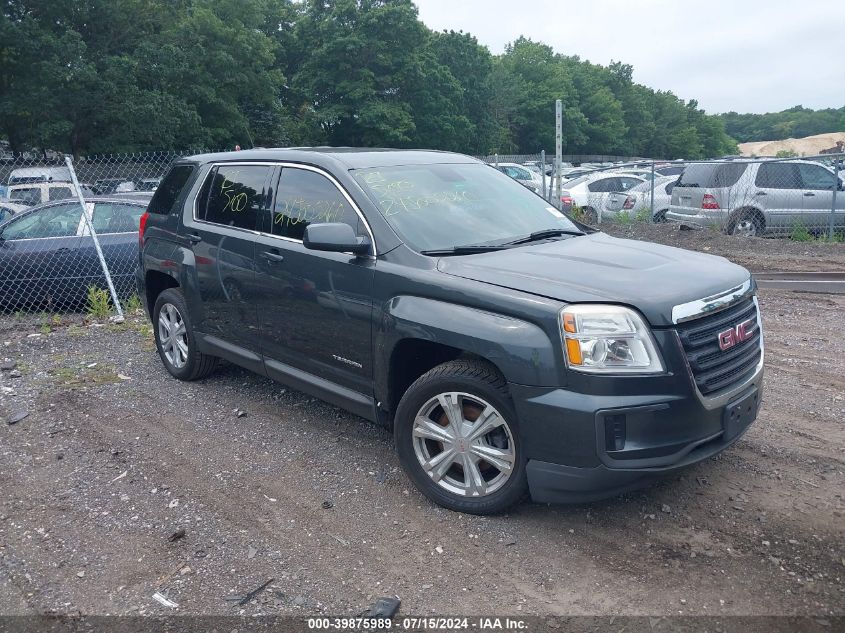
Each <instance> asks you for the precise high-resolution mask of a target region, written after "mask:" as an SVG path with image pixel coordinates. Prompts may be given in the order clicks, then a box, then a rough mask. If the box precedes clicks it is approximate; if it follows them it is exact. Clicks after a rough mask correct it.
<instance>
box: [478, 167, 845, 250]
mask: <svg viewBox="0 0 845 633" xmlns="http://www.w3.org/2000/svg"><path fill="white" fill-rule="evenodd" d="M481 158H482V159H483V160H485V161H487V162H489V163H490V164H491V165H494V166H496V167H497V168H498V169H500V170H501V171H503V172H505V173H506V174H508V175H509V176H511V177H513V178H515V179H517V180H520V181H521V182H523V184H525V185H526V186H528V187H529V188H530V189H532V190H535V191H537V193H539V194H540V195H542V196H543V197H544V198H546V199H547V200H549V201H550V202H551V203H552V204H554V205H555V206H557V207H559V208H560V209H562V210H563V211H565V212H569V213H571V214H573V215H575V216H576V217H577V218H578V219H580V220H582V221H583V222H586V223H587V224H591V225H597V226H598V225H601V224H602V223H603V222H622V223H630V222H654V223H661V222H675V223H678V224H683V225H685V226H689V227H693V228H705V229H715V230H718V231H721V232H724V233H727V234H730V235H741V236H753V237H787V238H791V239H793V240H801V241H810V240H822V239H823V240H827V241H837V242H842V241H845V188H843V179H845V154H820V155H817V156H802V157H788V158H765V159H751V158H747V159H746V158H735V159H721V160H701V161H671V162H666V161H655V160H649V159H639V158H633V159H629V160H627V161H617V162H613V163H611V164H607V162H604V163H603V164H597V163H590V162H587V161H585V160H584V159H585V158H587V157H583V156H580V157H570V158H576V162H577V163H578V165H577V166H573V165H571V164H570V163H569V162H567V161H564V162H563V163H562V165H561V168H560V170H559V173H558V172H557V171H556V170H555V168H554V166H553V165H551V164H549V162H548V160H547V156H546V155H545V153H543V154H541V155H520V156H501V155H494V156H493V157H490V156H485V157H481ZM491 158H492V160H491ZM544 159H546V160H544ZM535 165H536V166H540V165H546V169H545V170H544V171H545V172H546V173H545V174H544V175H539V172H540V170H539V169H534V166H535ZM532 170H533V174H534V175H533V176H530V175H529V171H532ZM558 177H559V179H560V183H561V184H560V186H561V192H560V200H557V194H556V193H555V192H556V185H557V180H556V179H557V178H558Z"/></svg>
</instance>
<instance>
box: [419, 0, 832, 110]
mask: <svg viewBox="0 0 845 633" xmlns="http://www.w3.org/2000/svg"><path fill="white" fill-rule="evenodd" d="M415 2H416V4H417V6H418V7H419V15H420V19H422V21H423V22H425V24H426V25H427V26H428V27H429V28H431V29H434V30H438V31H439V30H443V29H447V30H448V29H451V30H455V31H458V30H463V31H468V32H470V33H472V34H473V35H475V37H476V38H478V41H479V42H480V43H481V44H484V45H486V46H487V47H488V48H489V49H490V51H491V52H492V53H494V54H499V53H502V52H503V51H504V48H505V46H506V45H507V43H508V42H512V41H513V40H515V39H516V38H517V37H519V36H520V35H524V36H525V37H527V38H529V39H532V40H535V41H541V42H543V43H545V44H549V45H550V46H552V48H554V50H555V51H556V52H558V53H563V54H565V55H578V56H579V57H580V58H581V59H586V60H589V61H591V62H593V63H598V64H603V65H604V64H607V63H609V62H610V61H611V60H615V61H621V62H623V63H626V64H631V65H632V66H633V67H634V80H635V81H637V82H638V83H642V84H645V85H646V86H649V87H650V88H654V89H655V90H670V91H672V92H673V93H675V94H676V95H677V96H678V97H680V98H681V99H684V100H688V99H696V100H697V101H698V103H699V107H701V108H704V110H705V111H707V112H708V113H710V114H715V113H718V112H729V111H732V110H733V111H736V112H757V113H760V112H778V111H780V110H784V109H786V108H789V107H792V106H795V105H803V106H804V107H808V108H814V109H818V108H831V107H833V108H840V107H842V106H845V57H843V52H844V51H845V46H843V45H844V44H845V0H801V1H800V2H796V1H795V0H578V1H573V0H521V1H515V0H415Z"/></svg>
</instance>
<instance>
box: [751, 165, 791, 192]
mask: <svg viewBox="0 0 845 633" xmlns="http://www.w3.org/2000/svg"><path fill="white" fill-rule="evenodd" d="M796 167H797V165H796V164H795V163H763V164H761V165H760V169H759V171H758V172H757V178H756V180H755V181H754V184H756V185H757V186H758V187H765V188H767V189H800V188H801V182H800V180H799V179H798V170H797V169H796Z"/></svg>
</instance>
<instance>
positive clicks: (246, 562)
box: [0, 291, 845, 615]
mask: <svg viewBox="0 0 845 633" xmlns="http://www.w3.org/2000/svg"><path fill="white" fill-rule="evenodd" d="M761 300H762V309H763V314H764V320H765V327H766V335H765V336H766V345H767V360H766V365H767V371H768V374H767V378H766V393H765V397H764V406H763V409H762V412H761V414H760V418H759V420H758V421H757V423H756V424H755V425H754V426H753V427H752V428H751V430H750V431H749V433H748V434H747V435H746V436H745V437H744V438H743V439H742V440H740V441H739V442H738V443H737V444H736V445H734V446H733V447H732V448H731V449H729V450H728V451H726V452H725V453H724V454H723V455H721V456H720V457H718V458H715V459H712V460H710V461H708V462H706V463H704V464H701V465H699V466H697V467H695V468H693V469H690V470H688V471H686V472H685V473H683V475H682V476H678V477H675V478H673V479H670V480H667V481H665V482H662V483H660V484H658V485H656V486H655V487H653V488H651V489H648V490H646V491H644V492H639V493H635V494H630V495H626V496H623V497H620V498H617V499H613V500H610V501H606V502H602V503H595V504H591V505H576V506H543V505H536V504H529V503H526V504H523V505H521V506H519V507H517V508H516V509H514V510H513V511H512V513H511V514H509V515H506V516H499V517H493V518H480V517H472V516H465V515H461V514H456V513H452V512H449V511H446V510H443V509H440V508H438V507H436V506H434V505H432V504H431V503H430V502H428V501H427V500H426V499H425V498H424V497H422V496H421V495H420V494H419V493H417V492H416V491H415V490H414V489H413V488H412V487H411V485H410V483H409V481H408V480H407V479H406V478H405V476H404V474H403V473H402V471H401V470H400V469H399V465H398V462H397V459H396V457H395V455H394V452H393V447H392V442H391V436H390V434H389V433H388V432H386V431H385V430H383V429H381V428H378V427H376V426H374V425H372V424H369V423H367V422H365V421H363V420H361V419H359V418H356V417H354V416H351V415H349V414H347V413H345V412H343V411H341V410H339V409H336V408H333V407H331V406H329V405H326V404H324V403H322V402H319V401H316V400H313V399H311V398H309V397H308V396H305V395H303V394H301V393H299V392H296V391H292V390H290V389H286V388H284V387H283V386H281V385H278V384H275V383H273V382H271V381H269V380H267V379H265V378H262V377H259V376H256V375H253V374H250V373H247V372H245V371H242V370H240V369H238V368H236V367H233V366H225V367H223V368H221V369H220V370H219V371H218V372H217V373H216V374H214V375H213V376H212V377H210V378H209V379H207V380H204V381H202V382H197V383H190V384H186V383H180V382H177V381H175V380H173V379H172V378H170V377H169V375H168V374H167V373H166V372H165V371H164V369H163V368H162V366H161V363H160V361H159V359H158V357H157V355H156V353H155V351H154V347H153V341H152V333H151V330H150V328H149V326H148V324H147V322H146V321H145V320H144V319H143V318H142V317H141V316H133V317H130V319H129V320H128V321H127V322H126V323H125V324H122V325H114V324H109V325H103V324H89V323H86V322H84V321H83V320H82V319H81V317H76V318H73V317H64V318H63V322H62V323H61V324H58V323H53V324H52V325H51V326H49V327H44V326H43V325H42V324H41V322H40V321H39V320H38V319H36V318H34V317H33V318H28V317H27V318H20V317H13V316H9V317H2V318H0V360H2V359H3V358H5V359H8V360H10V361H12V362H13V363H14V364H15V365H16V367H15V368H14V369H9V367H10V365H12V364H13V363H12V362H7V363H5V365H4V366H5V367H7V369H5V370H3V371H2V372H0V384H2V393H0V414H1V415H2V416H3V422H2V424H0V489H1V490H2V492H0V613H2V614H12V613H14V614H28V613H29V614H31V613H48V612H59V613H77V612H81V613H84V614H164V613H178V614H229V615H237V614H250V615H251V614H259V613H264V614H300V615H305V614H320V613H328V614H345V615H353V614H357V613H360V612H361V611H362V610H363V609H364V608H366V607H367V606H369V605H370V604H371V603H372V602H373V601H374V599H376V598H378V597H379V596H383V595H398V596H400V597H401V598H402V600H403V605H402V613H405V614H423V615H424V614H456V613H462V614H485V613H493V612H495V613H499V614H513V615H518V614H550V615H551V614H568V615H576V614H635V615H637V614H639V615H641V614H649V615H653V614H655V615H656V614H663V615H671V614H679V613H683V614H714V615H715V614H721V615H730V614H765V615H772V614H792V615H830V614H838V615H841V614H843V613H845V609H843V607H845V584H844V583H843V580H845V538H843V525H845V520H843V512H845V498H843V495H844V494H845V477H843V473H844V472H845V428H843V418H844V417H845V415H843V414H845V395H843V394H845V378H844V377H843V376H845V341H844V340H843V338H842V336H841V329H842V323H843V319H842V315H843V312H845V297H843V296H825V295H800V294H792V293H788V292H780V291H764V292H763V293H762V297H761ZM796 326H799V328H798V329H799V332H801V333H799V334H796V333H795V330H796ZM48 329H49V330H50V331H49V332H48V331H47V330H48ZM236 409H237V410H238V411H239V412H241V414H240V415H239V413H238V412H237V411H235V410H236ZM24 412H26V413H28V416H27V417H25V418H23V419H21V420H20V421H18V422H16V423H14V424H7V423H6V422H8V421H11V420H14V419H16V418H17V417H20V414H22V413H24ZM179 530H184V536H183V537H181V538H176V539H175V540H171V539H170V537H171V536H172V535H174V534H175V533H177V531H179ZM270 579H273V580H272V582H270V584H269V585H268V586H267V588H266V589H265V590H264V591H263V592H261V593H260V594H259V595H258V596H257V597H256V598H255V599H254V600H252V601H250V602H249V603H248V604H246V605H243V606H240V605H238V604H237V603H236V602H235V601H232V600H227V598H231V597H233V596H243V595H244V594H246V593H247V592H249V591H250V590H252V589H254V588H256V587H258V586H260V585H262V584H263V583H265V582H267V581H268V580H270ZM156 592H159V593H160V594H162V595H163V596H165V597H166V598H167V599H169V600H171V601H172V602H174V603H176V604H178V607H175V608H172V609H170V608H168V607H165V606H163V605H161V604H159V603H158V602H156V601H155V600H154V599H153V598H152V596H153V594H154V593H156Z"/></svg>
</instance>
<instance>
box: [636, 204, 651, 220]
mask: <svg viewBox="0 0 845 633" xmlns="http://www.w3.org/2000/svg"><path fill="white" fill-rule="evenodd" d="M634 219H635V220H636V221H637V222H651V209H649V208H648V207H640V209H639V211H637V213H636V214H635V215H634Z"/></svg>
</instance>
